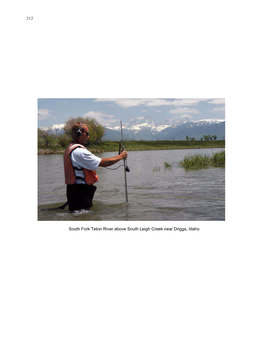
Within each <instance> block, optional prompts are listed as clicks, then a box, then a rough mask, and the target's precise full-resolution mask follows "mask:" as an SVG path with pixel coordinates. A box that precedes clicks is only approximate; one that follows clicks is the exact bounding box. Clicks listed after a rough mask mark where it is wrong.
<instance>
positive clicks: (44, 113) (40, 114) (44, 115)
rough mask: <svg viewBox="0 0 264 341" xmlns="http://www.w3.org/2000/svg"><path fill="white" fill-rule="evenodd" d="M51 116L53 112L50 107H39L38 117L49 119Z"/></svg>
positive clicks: (40, 119)
mask: <svg viewBox="0 0 264 341" xmlns="http://www.w3.org/2000/svg"><path fill="white" fill-rule="evenodd" d="M51 116H52V114H50V113H49V110H48V109H39V110H38V119H39V121H42V120H47V119H48V118H50V117H51Z"/></svg>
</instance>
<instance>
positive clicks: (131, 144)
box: [38, 140, 225, 155]
mask: <svg viewBox="0 0 264 341" xmlns="http://www.w3.org/2000/svg"><path fill="white" fill-rule="evenodd" d="M124 144H125V149H126V150H127V151H146V150H173V149H204V148H225V140H212V141H211V140H210V141H125V142H124ZM65 149H66V148H65ZM65 149H62V148H61V147H46V148H38V155H49V154H63V153H64V150H65ZM87 149H88V150H89V151H90V152H91V153H105V152H118V151H119V142H118V141H105V142H102V143H100V144H98V145H90V146H87Z"/></svg>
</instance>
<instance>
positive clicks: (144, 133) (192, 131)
mask: <svg viewBox="0 0 264 341" xmlns="http://www.w3.org/2000/svg"><path fill="white" fill-rule="evenodd" d="M63 127H64V124H55V125H53V126H52V127H49V128H48V127H43V128H41V129H42V130H49V131H52V132H55V133H57V134H60V133H63V132H64V130H63ZM203 135H212V136H213V135H216V136H217V139H218V140H222V139H224V136H225V120H220V119H203V120H198V121H184V122H176V123H175V122H173V121H172V120H171V119H169V118H165V119H164V120H163V121H161V122H158V123H157V122H154V120H153V119H152V117H150V116H149V115H145V116H144V117H143V118H136V119H134V120H132V121H130V122H129V124H127V125H124V126H123V136H124V139H125V140H147V141H154V140H173V139H174V140H186V136H189V137H194V138H195V139H196V140H200V139H201V138H202V137H203ZM120 139H121V133H120V126H116V127H105V134H104V137H103V140H104V141H107V140H109V141H120Z"/></svg>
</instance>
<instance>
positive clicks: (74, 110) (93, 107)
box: [38, 98, 225, 128]
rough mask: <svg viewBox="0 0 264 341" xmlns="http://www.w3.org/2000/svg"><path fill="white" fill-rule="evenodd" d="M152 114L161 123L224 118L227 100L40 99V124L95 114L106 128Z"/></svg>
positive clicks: (44, 125)
mask: <svg viewBox="0 0 264 341" xmlns="http://www.w3.org/2000/svg"><path fill="white" fill-rule="evenodd" d="M146 114H148V115H150V116H151V117H152V118H153V119H154V121H157V122H160V121H162V120H163V119H165V118H166V117H167V118H170V119H172V120H173V121H175V122H176V121H186V120H194V121H198V120H201V119H225V100H224V99H221V98H211V99H210V98H202V99H197V98H193V99H192V98H188V99H186V98H184V99H179V98H166V99H164V98H150V99H147V98H140V99H136V98H130V99H129V98H119V99H118V98H111V99H104V98H88V99H86V98H84V99H76V98H69V99H68V98H47V99H45V98H41V99H39V100H38V126H39V128H41V127H50V126H52V125H54V124H63V123H65V122H66V121H67V120H68V119H69V118H74V117H79V116H81V117H87V116H88V117H92V118H95V119H97V121H98V122H99V123H101V124H102V125H103V126H106V127H114V126H118V125H119V124H120V120H121V121H122V122H123V125H126V124H128V123H129V122H130V121H131V120H133V119H135V118H138V117H143V116H145V115H146Z"/></svg>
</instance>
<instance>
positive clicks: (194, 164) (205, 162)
mask: <svg viewBox="0 0 264 341" xmlns="http://www.w3.org/2000/svg"><path fill="white" fill-rule="evenodd" d="M180 166H181V167H183V168H184V169H200V168H204V167H208V166H214V167H225V151H222V152H219V153H213V155H212V156H209V155H200V154H199V155H198V154H195V155H187V156H185V158H184V159H183V161H182V162H181V163H180Z"/></svg>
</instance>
